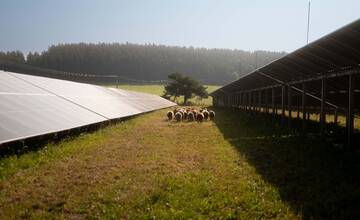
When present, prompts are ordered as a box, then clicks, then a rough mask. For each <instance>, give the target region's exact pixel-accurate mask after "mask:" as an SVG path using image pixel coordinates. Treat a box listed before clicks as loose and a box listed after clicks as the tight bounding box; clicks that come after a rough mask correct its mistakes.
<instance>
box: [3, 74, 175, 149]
mask: <svg viewBox="0 0 360 220" xmlns="http://www.w3.org/2000/svg"><path fill="white" fill-rule="evenodd" d="M173 105H174V103H172V102H170V101H168V100H165V99H163V98H161V97H158V96H155V95H148V94H143V93H137V92H129V91H124V90H117V89H109V88H105V87H101V86H94V85H89V84H82V83H74V82H69V81H64V80H57V79H50V78H45V77H37V76H30V75H23V74H17V73H11V72H3V71H0V144H1V143H5V142H9V141H13V140H20V139H24V138H28V137H33V136H38V135H43V134H47V133H53V132H58V131H63V130H69V129H72V128H76V127H81V126H85V125H90V124H94V123H99V122H103V121H106V120H109V119H116V118H122V117H126V116H131V115H136V114H140V113H144V112H148V111H152V110H156V109H159V108H165V107H170V106H173Z"/></svg>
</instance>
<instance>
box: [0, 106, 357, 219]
mask: <svg viewBox="0 0 360 220" xmlns="http://www.w3.org/2000/svg"><path fill="white" fill-rule="evenodd" d="M215 110H216V113H217V118H216V120H215V121H214V122H209V121H208V122H204V123H200V124H199V123H188V122H181V123H175V122H168V121H166V120H165V117H164V116H165V113H166V111H167V110H166V109H164V110H160V111H156V112H152V113H149V114H146V115H141V116H139V117H136V118H133V119H130V120H127V121H125V122H122V123H119V124H117V125H114V126H111V127H107V128H105V129H101V130H99V131H97V132H94V133H91V134H84V135H81V136H79V137H76V138H73V139H68V140H64V141H63V142H61V143H60V144H49V145H48V146H47V147H46V148H43V149H41V150H38V151H34V152H29V153H26V154H23V155H21V156H12V157H8V158H2V159H0V177H1V179H0V219H19V218H27V219H62V218H65V219H153V218H156V219H189V218H192V219H266V218H270V219H301V218H305V219H311V218H313V219H321V218H324V219H328V218H335V219H351V218H359V216H360V212H359V211H358V210H360V209H359V204H360V203H359V198H360V189H359V187H358V186H359V183H360V179H359V178H358V177H357V174H356V173H357V171H358V170H359V168H360V164H359V161H360V158H359V157H360V155H359V153H357V152H347V151H345V150H344V149H342V148H339V147H334V146H332V145H331V144H328V143H327V142H325V141H323V140H321V139H319V138H317V137H307V138H304V137H301V136H298V135H297V134H296V132H294V131H288V130H284V129H281V128H280V127H278V126H275V127H274V126H270V122H269V120H268V119H267V118H264V117H262V116H257V117H255V116H250V115H246V114H244V113H241V112H239V111H237V110H231V109H215Z"/></svg>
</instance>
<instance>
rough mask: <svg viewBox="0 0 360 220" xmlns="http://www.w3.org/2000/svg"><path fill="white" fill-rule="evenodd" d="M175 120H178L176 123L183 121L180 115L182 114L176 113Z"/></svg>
mask: <svg viewBox="0 0 360 220" xmlns="http://www.w3.org/2000/svg"><path fill="white" fill-rule="evenodd" d="M175 119H176V121H178V122H179V121H181V119H182V114H181V113H180V112H176V114H175Z"/></svg>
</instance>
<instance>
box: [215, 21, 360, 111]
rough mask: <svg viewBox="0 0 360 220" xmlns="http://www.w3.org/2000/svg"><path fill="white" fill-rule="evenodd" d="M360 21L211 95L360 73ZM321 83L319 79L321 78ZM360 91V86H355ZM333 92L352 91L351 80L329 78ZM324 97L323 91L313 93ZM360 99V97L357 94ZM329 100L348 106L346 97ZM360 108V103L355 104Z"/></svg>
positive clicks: (330, 97)
mask: <svg viewBox="0 0 360 220" xmlns="http://www.w3.org/2000/svg"><path fill="white" fill-rule="evenodd" d="M359 39H360V19H358V20H356V21H354V22H352V23H350V24H348V25H346V26H344V27H342V28H340V29H339V30H337V31H335V32H332V33H330V34H328V35H326V36H324V37H322V38H320V39H318V40H316V41H314V42H312V43H310V44H308V45H306V46H304V47H302V48H300V49H298V50H296V51H294V52H292V53H290V54H288V55H286V56H284V57H282V58H280V59H278V60H275V61H274V62H272V63H270V64H268V65H265V66H263V67H261V68H259V69H256V70H254V71H252V72H250V73H248V74H245V75H243V76H241V77H240V78H239V79H238V80H236V81H234V82H231V83H229V84H227V85H225V86H223V87H221V88H220V89H218V90H216V91H214V92H213V93H212V94H211V95H213V96H216V95H221V94H223V93H224V92H225V93H228V94H230V93H235V92H241V91H249V90H256V89H261V88H266V87H271V86H274V85H280V84H296V83H297V82H299V84H301V81H302V80H308V81H316V80H317V78H318V77H319V76H324V77H329V78H330V76H331V75H333V74H334V73H340V74H339V75H341V73H344V72H346V71H353V72H356V73H357V74H358V73H359V71H360V68H359V66H360V40H359ZM318 80H319V79H318ZM354 87H355V90H360V84H359V83H355V84H354ZM327 88H328V89H329V90H332V91H335V92H337V93H341V91H343V90H347V88H348V79H347V78H341V77H336V78H334V79H333V80H331V79H327ZM310 92H314V93H315V95H316V96H317V97H320V96H321V94H320V89H319V86H317V89H316V90H312V91H310ZM356 96H357V95H356ZM327 99H328V100H329V101H330V102H331V103H334V104H336V105H338V106H340V107H345V108H346V107H347V106H346V102H344V97H341V96H329V97H327ZM355 106H356V107H357V108H360V104H359V103H358V102H356V103H355Z"/></svg>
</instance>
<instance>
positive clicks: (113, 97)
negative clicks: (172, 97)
mask: <svg viewBox="0 0 360 220" xmlns="http://www.w3.org/2000/svg"><path fill="white" fill-rule="evenodd" d="M16 75H17V77H19V78H21V79H23V80H26V81H27V82H29V83H32V84H33V85H36V86H38V87H41V88H43V89H45V90H47V91H49V92H50V93H53V94H56V95H58V96H60V97H63V98H64V99H66V100H69V101H71V102H74V103H77V104H78V105H80V106H82V107H84V108H86V109H89V110H91V111H94V112H96V113H98V114H100V115H102V116H104V117H105V118H107V119H115V118H121V117H126V116H131V115H135V114H140V113H143V112H147V111H152V110H155V109H159V108H165V107H169V106H172V105H174V103H172V102H169V101H168V100H165V99H163V98H161V97H159V96H155V95H149V94H144V93H138V92H130V91H125V90H117V89H109V88H105V87H102V86H95V85H90V84H84V83H75V82H70V81H65V80H59V79H51V78H45V77H37V76H31V75H22V74H16Z"/></svg>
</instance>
